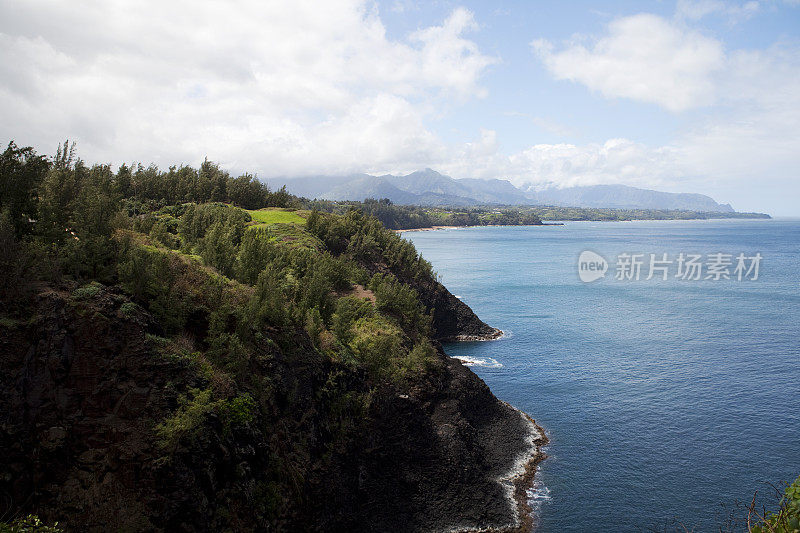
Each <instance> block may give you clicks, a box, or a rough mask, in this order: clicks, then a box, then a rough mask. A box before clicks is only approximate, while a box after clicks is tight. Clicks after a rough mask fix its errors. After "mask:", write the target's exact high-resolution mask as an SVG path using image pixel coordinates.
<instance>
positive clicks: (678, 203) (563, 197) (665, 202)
mask: <svg viewBox="0 0 800 533" xmlns="http://www.w3.org/2000/svg"><path fill="white" fill-rule="evenodd" d="M528 195H529V196H530V197H531V198H532V199H533V200H534V202H535V203H537V204H543V205H558V206H570V207H607V208H617V209H681V210H685V211H707V212H722V213H732V212H733V207H731V206H730V204H718V203H717V202H715V201H714V199H713V198H711V197H709V196H706V195H704V194H693V193H671V192H660V191H652V190H649V189H639V188H636V187H628V186H627V185H592V186H585V187H567V188H564V189H545V190H543V191H538V192H529V193H528Z"/></svg>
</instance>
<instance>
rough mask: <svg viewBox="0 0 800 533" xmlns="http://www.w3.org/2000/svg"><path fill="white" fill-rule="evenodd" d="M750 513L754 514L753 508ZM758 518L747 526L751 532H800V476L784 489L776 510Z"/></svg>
mask: <svg viewBox="0 0 800 533" xmlns="http://www.w3.org/2000/svg"><path fill="white" fill-rule="evenodd" d="M750 513H751V515H753V514H756V513H755V512H754V511H753V509H751V510H750ZM756 516H757V515H756ZM758 518H759V519H760V520H759V522H758V523H757V524H755V525H754V526H752V527H749V528H748V529H749V531H750V532H751V533H798V532H800V477H798V478H797V479H795V480H794V482H793V483H792V484H790V485H788V486H787V487H786V489H785V490H784V492H783V497H782V498H781V501H780V503H779V508H778V511H776V512H773V513H765V514H764V516H762V517H758ZM748 523H749V521H748Z"/></svg>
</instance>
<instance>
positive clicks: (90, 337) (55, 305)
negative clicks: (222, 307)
mask: <svg viewBox="0 0 800 533" xmlns="http://www.w3.org/2000/svg"><path fill="white" fill-rule="evenodd" d="M440 287H441V286H440ZM442 289H443V287H442ZM445 293H446V290H445V291H444V293H443V292H441V291H439V292H437V291H433V292H432V294H434V299H433V300H432V301H431V303H432V305H435V306H436V310H437V311H436V313H438V314H439V315H440V316H439V318H437V319H436V320H437V322H436V329H437V332H438V333H439V336H440V337H441V338H452V337H458V336H459V335H473V334H475V335H483V334H486V333H487V332H490V331H491V330H492V328H489V326H486V325H485V324H483V322H480V320H479V319H477V317H475V315H474V313H472V312H471V310H469V308H468V307H466V306H465V305H464V304H463V303H461V302H460V301H458V299H456V298H454V297H453V296H452V295H450V294H449V293H446V294H445ZM442 302H445V303H446V304H447V305H448V306H449V307H445V309H450V311H445V310H442V309H441V308H440V306H441V304H442ZM36 311H37V312H36V317H35V319H33V320H32V321H31V322H30V323H17V324H7V323H3V324H2V325H0V413H2V415H1V416H2V427H1V429H2V431H1V432H0V452H2V454H3V461H1V462H0V494H1V495H2V498H3V501H2V505H3V509H4V510H5V509H8V511H7V513H6V516H12V517H13V516H16V515H19V514H23V513H28V512H35V513H38V514H39V515H40V516H41V517H42V518H43V519H46V520H48V521H55V520H58V521H59V522H60V523H61V524H62V525H65V526H66V527H67V528H68V529H70V530H75V531H109V530H131V531H147V530H168V531H217V530H224V529H233V530H267V531H273V530H274V531H282V530H307V531H331V530H353V531H391V530H396V531H441V530H461V529H474V528H486V527H490V528H497V529H513V528H516V527H518V526H520V525H522V524H524V523H525V522H524V520H525V516H524V512H525V509H524V505H520V502H519V501H515V500H514V499H513V498H512V496H513V495H514V494H515V490H516V492H517V493H519V490H517V489H519V486H515V483H517V484H519V483H520V482H521V480H522V479H523V475H524V472H525V467H526V466H528V467H530V465H531V464H532V462H533V461H534V460H536V458H537V457H538V445H540V444H542V442H543V441H544V436H543V435H542V434H541V433H540V432H539V431H538V429H537V428H536V427H535V424H534V423H533V422H532V421H531V420H530V419H528V418H527V417H526V416H525V415H524V414H522V413H521V412H519V411H517V410H515V409H513V408H511V407H510V406H508V405H506V404H505V403H503V402H500V401H499V400H497V398H495V397H494V396H493V395H492V393H491V392H490V391H489V389H488V387H486V385H485V384H484V383H483V381H481V380H480V379H479V378H478V377H477V376H476V375H475V374H473V373H472V372H471V371H470V370H469V369H468V368H465V367H464V366H462V365H461V364H460V363H459V362H458V361H455V360H453V359H450V358H448V357H447V356H446V355H445V354H444V352H443V351H441V347H437V348H438V351H439V357H440V360H441V364H442V372H439V373H437V374H436V376H435V377H430V376H429V377H427V378H425V379H422V380H419V381H418V382H416V383H414V385H413V387H412V388H411V389H410V390H407V391H405V393H400V392H399V391H397V390H394V389H393V388H392V387H388V386H387V387H379V388H376V389H370V387H369V386H367V385H366V384H365V382H364V380H363V377H362V376H360V375H359V374H358V373H356V372H354V371H352V370H348V369H347V368H345V367H337V366H336V364H335V363H332V362H331V361H329V360H326V359H325V358H323V357H322V356H320V355H319V354H317V353H316V352H314V351H313V350H312V349H311V348H310V347H309V348H308V350H306V351H304V352H302V353H301V354H300V355H297V354H293V355H291V356H290V355H288V354H283V353H281V352H280V351H279V350H276V349H275V348H274V347H272V348H269V350H272V351H271V352H270V355H269V357H267V356H264V357H254V358H253V360H252V362H251V364H250V367H249V368H248V372H249V373H250V374H251V375H252V376H255V377H257V378H263V379H264V383H268V386H265V388H268V389H269V391H270V392H269V393H270V394H271V395H272V396H270V397H271V398H274V400H272V403H270V404H269V405H270V408H269V409H261V410H259V411H258V412H256V413H254V414H253V418H252V420H251V421H250V422H248V423H247V424H244V425H242V426H237V427H236V428H235V429H233V430H231V429H229V428H228V427H227V426H226V421H225V420H219V419H217V418H215V417H213V416H211V417H209V419H208V420H206V421H205V423H204V424H205V425H204V430H203V432H201V433H199V434H197V435H195V436H194V437H192V438H187V439H183V440H182V441H181V443H180V445H179V446H176V447H174V448H172V449H168V450H165V449H164V446H163V444H161V443H160V442H159V440H158V437H157V434H156V431H155V429H154V428H155V427H156V425H157V423H158V422H159V421H161V420H163V419H164V418H165V417H167V416H169V415H170V414H171V413H174V412H175V410H176V408H177V406H178V396H179V394H178V391H185V390H189V389H191V388H193V387H200V386H202V385H203V383H202V381H203V380H204V379H213V378H208V377H202V375H200V374H198V373H197V372H196V371H195V370H194V369H193V367H192V364H190V363H189V362H187V361H186V360H184V359H181V358H169V357H165V356H164V354H163V353H160V352H159V351H158V350H157V341H156V340H154V339H157V337H154V336H153V335H152V334H153V333H158V325H157V324H155V323H154V322H153V319H152V318H151V317H150V315H149V314H147V313H146V312H145V311H144V310H142V309H141V308H138V307H137V306H134V305H133V304H132V303H131V302H130V301H129V300H127V298H125V297H124V296H122V295H121V294H119V293H118V292H117V291H116V290H115V289H114V288H106V287H104V288H102V289H101V290H100V291H99V292H98V293H97V294H95V295H93V296H91V297H89V298H85V299H80V300H76V299H75V297H74V296H71V295H70V293H69V292H65V291H63V290H56V289H48V290H45V291H44V292H42V293H41V294H40V295H39V297H38V302H37V310H36ZM448 312H450V313H454V316H453V317H450V318H448V317H447V314H448ZM487 328H488V329H487ZM230 386H231V387H233V388H235V387H236V386H237V384H236V383H232V384H231V385H230ZM331 391H336V392H335V393H334V392H331ZM356 394H360V395H363V396H369V397H370V399H371V401H370V402H369V404H368V405H367V406H366V407H365V410H364V412H363V413H361V414H360V416H359V417H357V418H356V419H355V420H356V423H355V425H353V426H352V427H349V426H348V427H345V428H342V427H341V426H342V424H344V422H343V420H351V418H343V417H342V416H341V411H342V409H343V407H342V403H341V401H342V398H347V397H349V396H348V395H356ZM276 472H278V473H281V475H278V474H276ZM528 473H530V470H528Z"/></svg>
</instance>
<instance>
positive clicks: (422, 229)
mask: <svg viewBox="0 0 800 533" xmlns="http://www.w3.org/2000/svg"><path fill="white" fill-rule="evenodd" d="M563 225H564V223H563V222H542V223H541V224H473V225H469V226H429V227H426V228H409V229H394V230H392V231H394V232H395V233H406V232H411V231H437V230H442V229H465V228H504V227H520V226H526V227H530V226H536V227H539V226H563Z"/></svg>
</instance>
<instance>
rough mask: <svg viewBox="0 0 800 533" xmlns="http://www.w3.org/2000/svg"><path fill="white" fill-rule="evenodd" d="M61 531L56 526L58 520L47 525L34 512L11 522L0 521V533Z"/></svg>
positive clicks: (58, 532)
mask: <svg viewBox="0 0 800 533" xmlns="http://www.w3.org/2000/svg"><path fill="white" fill-rule="evenodd" d="M63 531H64V530H63V529H61V528H59V527H58V522H56V523H54V524H53V525H52V526H48V525H46V524H45V523H44V522H42V521H41V520H40V519H39V517H38V516H36V515H34V514H29V515H28V516H26V517H25V518H18V519H16V520H14V521H13V522H11V523H8V522H0V533H63Z"/></svg>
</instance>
